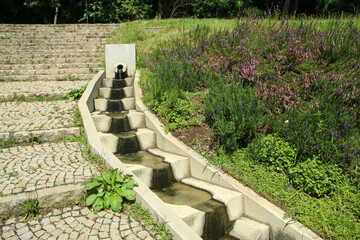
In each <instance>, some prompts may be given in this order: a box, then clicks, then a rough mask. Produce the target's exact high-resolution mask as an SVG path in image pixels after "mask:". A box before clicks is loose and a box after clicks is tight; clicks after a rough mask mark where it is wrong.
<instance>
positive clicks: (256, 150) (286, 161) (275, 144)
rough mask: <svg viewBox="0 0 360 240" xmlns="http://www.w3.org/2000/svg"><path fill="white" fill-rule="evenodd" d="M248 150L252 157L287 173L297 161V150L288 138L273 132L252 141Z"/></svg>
mask: <svg viewBox="0 0 360 240" xmlns="http://www.w3.org/2000/svg"><path fill="white" fill-rule="evenodd" d="M248 152H249V153H250V155H251V158H252V159H254V160H257V161H259V162H262V163H264V164H265V165H267V166H268V167H269V168H270V169H272V170H275V171H277V172H284V173H286V172H287V171H288V169H289V168H291V166H293V165H294V164H295V163H296V155H297V153H296V151H295V150H294V149H293V148H292V147H291V146H290V144H289V143H288V142H287V141H286V140H284V139H283V138H280V137H276V136H274V135H272V134H269V135H266V136H263V137H262V138H259V139H258V140H256V141H254V142H252V143H251V144H250V146H249V150H248Z"/></svg>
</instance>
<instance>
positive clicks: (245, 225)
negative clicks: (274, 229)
mask: <svg viewBox="0 0 360 240" xmlns="http://www.w3.org/2000/svg"><path fill="white" fill-rule="evenodd" d="M229 235H230V236H232V237H235V238H238V239H241V240H269V239H270V227H269V226H268V225H266V224H262V223H259V222H256V221H254V220H251V219H249V218H245V217H242V218H240V219H238V220H236V221H235V223H234V225H233V228H232V230H231V231H230V233H229Z"/></svg>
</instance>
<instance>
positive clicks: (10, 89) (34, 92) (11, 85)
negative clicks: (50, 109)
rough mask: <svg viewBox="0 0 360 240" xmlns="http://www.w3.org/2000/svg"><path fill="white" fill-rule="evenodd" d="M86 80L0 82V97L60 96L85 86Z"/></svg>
mask: <svg viewBox="0 0 360 240" xmlns="http://www.w3.org/2000/svg"><path fill="white" fill-rule="evenodd" d="M85 84H86V82H84V81H32V82H27V81H22V82H20V81H14V82H3V83H1V84H0V99H1V98H2V99H4V100H6V99H12V98H16V97H21V96H23V97H25V98H33V97H37V96H46V97H59V96H64V95H65V94H66V93H68V92H70V91H71V90H73V89H79V88H81V87H82V86H84V85H85Z"/></svg>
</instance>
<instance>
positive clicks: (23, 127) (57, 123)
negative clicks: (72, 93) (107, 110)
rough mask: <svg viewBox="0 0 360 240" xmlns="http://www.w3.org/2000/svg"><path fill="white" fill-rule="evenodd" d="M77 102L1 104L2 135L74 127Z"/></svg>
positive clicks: (0, 129) (0, 128)
mask: <svg viewBox="0 0 360 240" xmlns="http://www.w3.org/2000/svg"><path fill="white" fill-rule="evenodd" d="M76 104H77V103H76V102H75V101H72V102H70V101H48V102H4V103H0V133H13V132H19V131H34V130H49V129H57V128H68V127H72V126H74V121H73V119H74V109H75V107H76Z"/></svg>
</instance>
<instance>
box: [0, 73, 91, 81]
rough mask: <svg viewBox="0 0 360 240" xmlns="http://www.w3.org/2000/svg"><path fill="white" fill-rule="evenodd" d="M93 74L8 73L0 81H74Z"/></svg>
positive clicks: (84, 78)
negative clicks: (8, 74)
mask: <svg viewBox="0 0 360 240" xmlns="http://www.w3.org/2000/svg"><path fill="white" fill-rule="evenodd" d="M93 76H94V73H93V74H57V75H10V76H0V81H27V80H30V81H36V80H41V81H54V80H55V81H68V80H69V81H74V80H90V79H91V78H92V77H93Z"/></svg>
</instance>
